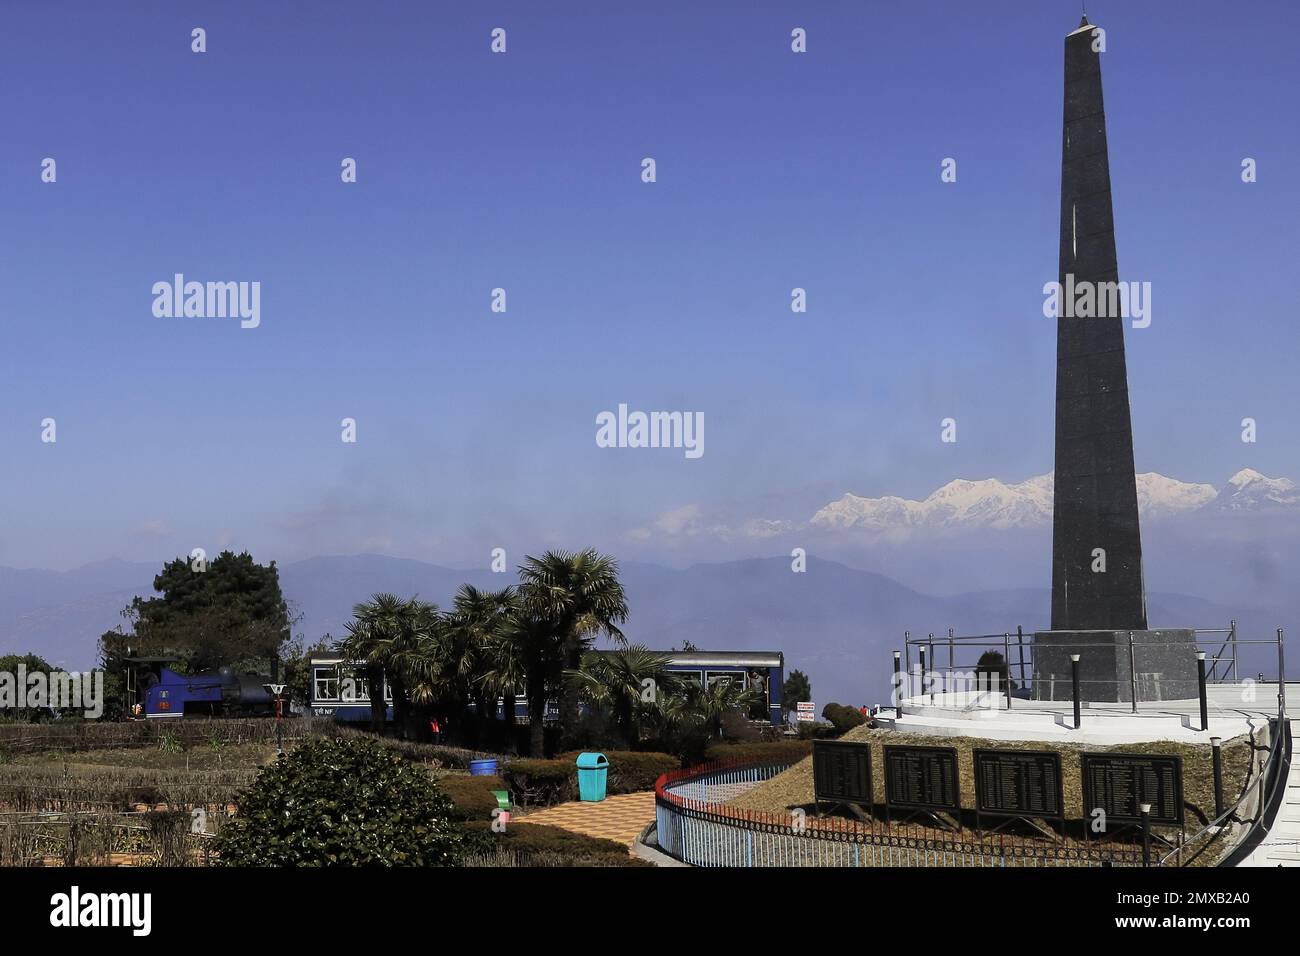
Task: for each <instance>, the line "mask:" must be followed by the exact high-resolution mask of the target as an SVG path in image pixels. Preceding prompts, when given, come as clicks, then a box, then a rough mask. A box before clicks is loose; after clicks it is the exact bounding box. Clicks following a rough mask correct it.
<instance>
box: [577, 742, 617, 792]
mask: <svg viewBox="0 0 1300 956" xmlns="http://www.w3.org/2000/svg"><path fill="white" fill-rule="evenodd" d="M608 775H609V761H608V760H607V759H605V755H604V754H597V753H580V754H578V799H579V800H585V801H586V802H587V803H599V802H600V801H601V800H604V799H605V781H606V777H608Z"/></svg>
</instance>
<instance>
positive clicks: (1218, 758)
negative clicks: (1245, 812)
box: [1210, 737, 1223, 820]
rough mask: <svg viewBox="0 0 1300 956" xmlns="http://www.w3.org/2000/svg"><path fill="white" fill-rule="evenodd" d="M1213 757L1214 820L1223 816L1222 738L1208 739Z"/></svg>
mask: <svg viewBox="0 0 1300 956" xmlns="http://www.w3.org/2000/svg"><path fill="white" fill-rule="evenodd" d="M1210 747H1211V748H1212V749H1211V753H1212V754H1213V756H1214V819H1216V820H1217V819H1219V817H1221V816H1223V749H1222V748H1223V738H1222V737H1211V738H1210Z"/></svg>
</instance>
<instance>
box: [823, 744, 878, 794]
mask: <svg viewBox="0 0 1300 956" xmlns="http://www.w3.org/2000/svg"><path fill="white" fill-rule="evenodd" d="M813 799H814V800H816V801H817V802H818V803H820V802H821V801H823V800H826V801H828V802H830V803H854V804H859V805H861V806H864V807H869V806H871V804H872V803H873V802H874V800H873V798H872V791H871V745H870V744H859V743H852V742H850V741H843V740H814V741H813Z"/></svg>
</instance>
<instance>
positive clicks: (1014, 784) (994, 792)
mask: <svg viewBox="0 0 1300 956" xmlns="http://www.w3.org/2000/svg"><path fill="white" fill-rule="evenodd" d="M972 756H973V757H974V760H975V807H976V809H977V810H979V812H980V813H988V814H994V815H1001V816H1014V817H1043V818H1046V819H1058V818H1061V817H1063V816H1064V815H1065V811H1064V809H1063V808H1064V806H1065V799H1064V796H1063V794H1062V790H1061V755H1060V754H1059V753H1056V752H1055V751H1051V750H975V751H973V752H972Z"/></svg>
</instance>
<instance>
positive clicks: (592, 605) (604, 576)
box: [519, 548, 627, 742]
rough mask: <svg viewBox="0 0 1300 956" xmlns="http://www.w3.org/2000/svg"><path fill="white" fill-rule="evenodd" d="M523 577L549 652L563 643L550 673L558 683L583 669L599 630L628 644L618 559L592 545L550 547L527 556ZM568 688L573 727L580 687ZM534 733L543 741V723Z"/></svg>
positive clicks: (525, 601)
mask: <svg viewBox="0 0 1300 956" xmlns="http://www.w3.org/2000/svg"><path fill="white" fill-rule="evenodd" d="M519 582H520V583H519V597H520V604H521V607H522V608H523V611H524V613H525V616H526V617H527V618H528V619H529V620H530V628H532V629H533V630H534V631H535V632H536V634H537V636H538V637H539V638H540V639H542V640H544V642H545V643H546V644H547V650H548V652H549V651H551V650H554V649H556V648H557V647H558V649H559V651H560V656H561V666H560V671H559V672H557V673H554V674H549V673H548V674H547V677H548V678H550V679H552V680H553V681H554V683H555V684H556V685H560V684H561V681H560V680H559V679H558V678H560V677H561V675H562V672H563V671H564V670H570V671H576V670H578V669H579V667H580V666H581V664H582V655H583V654H584V653H586V651H588V650H589V649H590V648H591V645H592V642H593V641H594V639H595V635H596V634H597V633H600V632H604V633H605V634H607V635H608V636H609V637H610V638H612V639H613V640H614V642H615V643H616V644H618V645H620V646H623V645H625V644H626V641H625V639H624V637H623V632H622V631H620V630H619V629H618V625H619V624H622V623H623V622H624V621H626V620H627V598H626V596H625V595H624V593H623V585H622V584H621V583H620V582H619V580H618V562H617V561H615V560H614V559H613V558H610V557H607V556H605V555H602V554H599V553H597V552H596V551H595V550H594V549H591V548H588V549H587V550H586V551H581V552H579V553H577V554H570V553H569V552H566V551H547V552H546V553H545V554H544V555H542V556H541V557H540V558H534V557H531V556H529V557H526V558H525V559H524V564H523V566H522V567H520V569H519ZM542 633H545V637H544V638H542V637H541V634H542ZM529 693H530V695H531V693H532V691H531V685H530V691H529ZM562 693H563V697H562V700H561V702H560V716H561V719H562V721H564V722H566V723H567V726H569V727H572V726H573V725H574V724H575V723H576V720H577V716H578V696H577V693H576V688H571V687H562ZM531 719H532V718H531V705H530V720H531ZM532 733H533V737H534V740H535V741H536V742H539V741H540V739H541V728H540V727H534V728H533V729H532Z"/></svg>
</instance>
